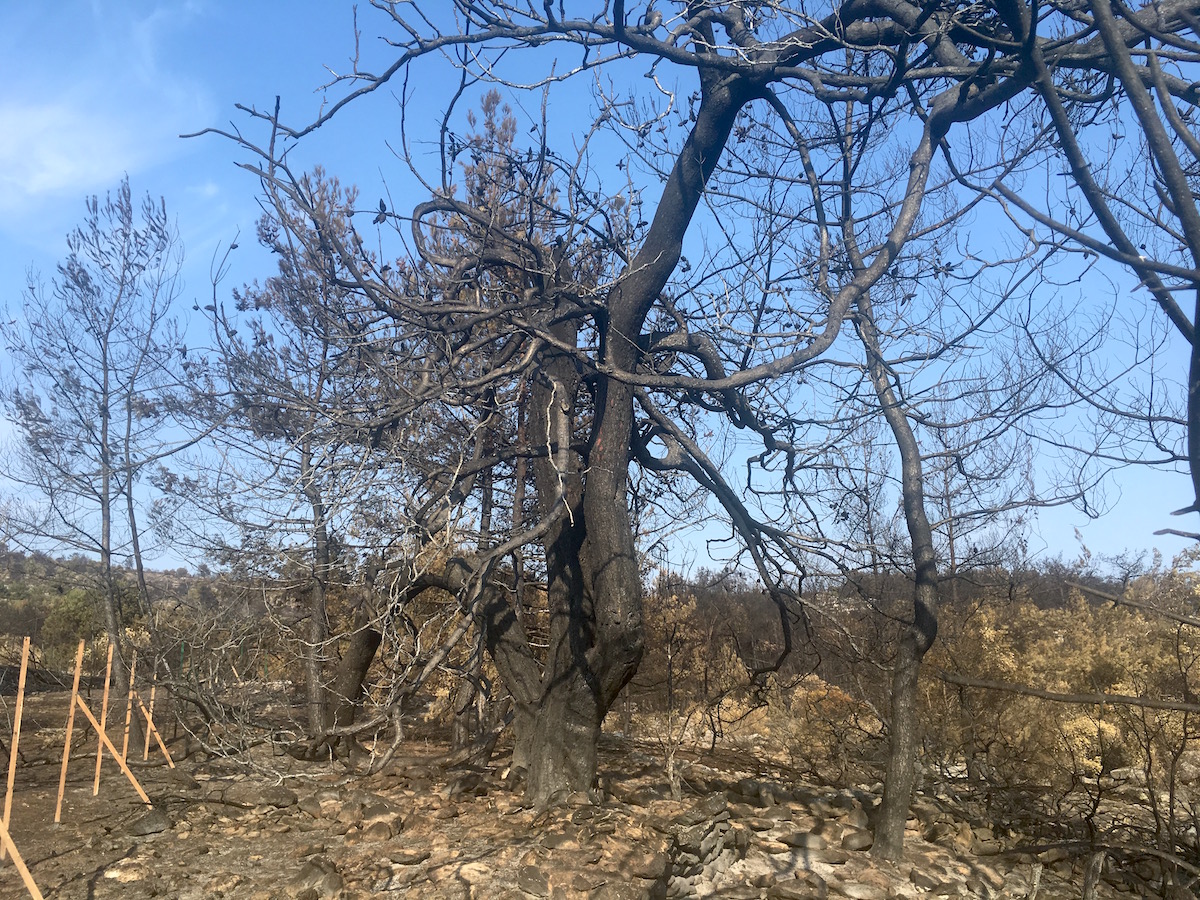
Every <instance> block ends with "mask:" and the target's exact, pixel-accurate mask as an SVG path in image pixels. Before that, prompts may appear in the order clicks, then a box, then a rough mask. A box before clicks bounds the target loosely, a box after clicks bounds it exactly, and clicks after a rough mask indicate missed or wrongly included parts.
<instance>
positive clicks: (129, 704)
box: [121, 649, 137, 759]
mask: <svg viewBox="0 0 1200 900" xmlns="http://www.w3.org/2000/svg"><path fill="white" fill-rule="evenodd" d="M135 674H137V650H136V649H135V650H134V651H133V656H132V658H131V659H130V660H129V699H127V700H126V701H125V740H123V741H122V742H121V759H128V754H129V723H130V722H132V721H133V695H134V691H133V676H134V675H135Z"/></svg>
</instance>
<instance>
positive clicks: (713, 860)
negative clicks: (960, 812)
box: [0, 694, 1116, 900]
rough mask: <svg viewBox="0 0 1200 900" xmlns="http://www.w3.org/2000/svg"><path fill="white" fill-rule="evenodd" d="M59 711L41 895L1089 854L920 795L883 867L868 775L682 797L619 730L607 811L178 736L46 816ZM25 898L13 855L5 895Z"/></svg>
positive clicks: (492, 781) (262, 895) (1049, 886)
mask: <svg viewBox="0 0 1200 900" xmlns="http://www.w3.org/2000/svg"><path fill="white" fill-rule="evenodd" d="M66 709H67V697H66V695H60V694H40V695H36V697H32V698H30V699H29V700H28V701H27V706H26V712H25V726H24V729H23V733H22V738H21V744H20V754H19V766H18V770H17V779H16V791H15V795H14V800H13V813H12V824H11V832H12V835H13V837H14V839H15V841H16V843H17V846H18V848H19V850H20V852H21V854H22V856H23V857H24V859H25V861H26V863H27V864H28V866H29V868H30V870H31V872H32V875H33V878H34V880H35V881H36V883H37V885H38V887H39V888H40V889H41V891H42V892H43V894H44V895H45V896H46V897H47V898H64V900H66V898H122V900H136V898H143V897H170V898H181V900H191V898H196V900H199V898H221V897H228V898H239V900H241V898H246V900H268V898H304V900H318V898H347V900H348V898H370V897H418V898H528V897H535V898H538V897H550V898H558V897H562V898H575V897H579V898H597V900H624V898H629V900H635V898H652V897H671V898H674V897H726V898H773V900H779V898H825V897H830V898H835V900H836V898H841V897H847V898H858V900H875V898H878V900H888V898H900V897H923V896H949V897H997V898H999V897H1003V898H1025V897H1029V896H1032V895H1036V896H1037V897H1038V898H1041V900H1054V898H1058V897H1062V898H1065V897H1078V896H1079V890H1080V888H1079V885H1080V883H1081V882H1082V878H1083V875H1082V867H1083V860H1073V859H1071V858H1068V857H1065V855H1062V854H1055V853H1051V854H1045V853H1043V854H1042V855H1041V857H1040V858H1039V857H1037V856H1033V855H1030V854H1026V853H1018V852H1015V851H1012V850H1011V849H1010V845H1011V843H1012V841H1010V840H1005V839H1002V838H999V837H997V836H996V835H994V834H993V833H992V831H991V830H990V829H988V828H987V827H985V826H984V825H982V824H980V823H970V822H967V821H963V820H961V819H959V818H956V817H955V815H954V814H952V812H951V811H949V810H948V809H947V808H945V807H944V806H943V805H942V804H941V803H939V802H938V801H937V800H936V799H935V798H933V797H930V796H924V795H922V796H919V797H918V798H917V800H916V802H915V804H914V815H913V817H912V818H911V819H910V821H909V828H910V830H909V834H908V850H907V853H906V858H905V860H904V861H903V862H901V863H898V864H893V863H886V862H881V861H879V860H876V859H875V858H874V857H872V856H871V854H870V852H869V848H870V845H871V826H872V817H873V814H874V811H875V809H876V806H877V804H878V802H879V798H880V791H879V786H878V785H871V786H868V785H859V786H854V787H844V788H837V787H828V786H818V785H814V784H808V783H804V782H802V781H797V780H791V779H788V778H786V777H781V776H780V775H779V773H778V770H772V769H771V768H769V767H768V766H767V765H766V764H762V763H759V762H757V761H756V760H755V759H754V758H753V756H752V755H750V754H746V753H739V754H732V753H724V754H717V755H715V756H711V757H709V756H705V757H699V758H697V759H696V760H695V761H694V762H693V763H692V764H691V765H690V766H689V768H688V770H687V777H686V779H685V782H684V791H683V796H682V799H680V800H673V799H671V798H670V795H669V791H668V789H667V784H666V780H665V777H664V775H663V765H662V762H661V760H659V759H658V758H656V757H655V755H654V754H653V752H652V751H653V749H654V748H653V745H650V744H639V743H636V742H632V741H628V740H625V739H624V738H621V737H619V736H615V735H606V737H605V739H604V742H603V746H602V752H601V770H602V780H601V784H600V788H599V790H598V792H597V794H598V797H599V801H598V802H592V800H591V799H590V798H589V797H587V796H585V795H578V796H572V797H570V798H568V799H567V802H566V803H565V804H564V805H562V806H560V807H558V808H553V809H550V810H544V811H539V810H536V809H533V808H530V807H529V806H528V805H527V804H526V803H525V802H524V801H523V799H522V796H521V794H520V793H519V792H518V791H514V790H513V789H512V786H511V785H510V784H509V783H508V782H507V781H506V780H505V775H506V773H507V768H508V760H507V758H506V754H505V751H504V750H503V749H502V750H500V751H498V752H497V753H496V755H495V756H494V757H493V759H492V760H491V762H490V763H489V764H488V765H487V766H476V767H471V766H459V767H457V768H445V767H442V766H439V765H437V764H436V761H437V760H438V759H439V758H440V757H443V756H445V755H446V753H447V749H448V748H447V746H446V745H445V744H444V743H440V742H439V741H437V740H436V739H430V740H424V739H422V740H414V741H411V742H409V744H407V745H405V746H404V747H403V748H402V752H403V753H404V754H406V755H405V756H404V757H403V759H402V760H399V761H397V762H396V763H395V764H393V765H391V766H390V767H389V768H388V769H386V770H385V771H384V772H382V773H380V774H378V775H375V776H372V777H369V778H362V777H357V778H356V777H350V776H349V775H348V773H347V771H346V770H345V769H343V768H341V767H339V766H337V765H336V764H334V765H330V764H313V763H304V762H298V761H296V760H293V759H292V758H290V757H288V756H286V755H276V754H274V753H273V752H272V751H271V749H270V748H269V747H266V746H263V747H259V748H256V751H255V752H254V753H251V754H250V755H249V760H250V763H249V764H248V763H247V760H246V759H245V758H239V759H229V758H219V757H209V756H207V755H206V754H204V753H201V752H193V753H190V754H188V753H186V750H187V748H186V746H185V745H184V742H183V741H177V742H174V743H172V744H171V747H172V752H173V754H174V755H175V756H176V762H177V767H176V768H175V769H174V770H172V769H170V768H168V767H167V766H166V765H165V764H164V763H163V762H162V761H161V757H159V758H158V761H157V762H155V758H154V757H153V756H152V757H151V760H150V763H149V764H140V763H139V764H138V765H137V766H136V768H135V769H134V772H135V774H136V775H137V777H138V779H139V780H140V781H141V783H142V785H143V786H144V788H145V790H146V791H147V793H148V794H149V795H150V797H151V799H152V800H153V803H154V805H153V806H152V807H147V806H146V805H144V804H143V803H142V802H141V801H140V800H139V799H138V797H137V794H136V793H135V791H134V789H133V788H132V786H131V785H130V784H129V782H128V781H127V780H126V778H125V776H124V775H122V774H121V772H120V769H119V768H118V767H117V765H116V763H115V762H114V761H112V760H111V759H106V761H105V762H104V765H103V771H102V780H101V786H100V793H99V795H98V796H93V794H92V782H93V775H94V771H95V741H96V739H95V735H94V734H91V733H86V729H84V734H82V735H81V736H79V738H78V739H77V741H76V742H75V749H74V750H73V754H72V759H71V764H70V767H69V771H68V780H67V791H66V797H65V801H64V804H63V812H62V822H61V824H58V825H56V824H54V823H53V817H54V806H55V798H56V794H57V788H58V778H59V767H60V764H61V760H62V748H63V741H64V734H65V732H64V727H65V720H66ZM81 722H82V716H80V717H78V718H77V726H78V725H79V724H80V723H81ZM110 733H114V732H112V731H110ZM168 736H169V729H168ZM6 749H7V748H6ZM138 750H139V752H138V753H131V755H132V756H135V757H138V758H139V759H140V755H141V754H140V748H138ZM255 754H257V755H255ZM5 761H6V762H7V758H6V757H5ZM748 766H749V767H751V768H746V767H748ZM768 773H773V774H768ZM1060 857H1061V858H1060ZM1115 895H1116V894H1115V891H1113V889H1112V886H1110V885H1106V884H1101V886H1100V889H1099V891H1098V892H1097V896H1098V897H1107V896H1115ZM22 896H27V893H26V892H25V889H24V887H23V886H22V883H21V881H20V879H19V876H18V874H17V872H16V871H15V869H14V867H13V866H12V865H11V863H5V864H4V865H3V867H2V868H0V897H22Z"/></svg>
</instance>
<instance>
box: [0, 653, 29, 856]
mask: <svg viewBox="0 0 1200 900" xmlns="http://www.w3.org/2000/svg"><path fill="white" fill-rule="evenodd" d="M28 667H29V638H28V637H26V638H25V640H24V641H23V642H22V643H21V674H20V675H19V676H18V677H17V711H16V712H15V713H14V714H13V733H12V743H11V744H10V745H9V748H8V787H7V788H6V789H5V791H4V820H3V824H4V827H5V828H7V827H8V822H9V813H10V812H11V811H12V795H13V782H14V781H16V777H17V748H18V747H19V746H20V743H21V711H22V710H23V709H24V707H25V671H26V669H28ZM7 855H8V845H7V844H5V843H3V842H2V841H0V860H3V859H4V858H5V857H6V856H7Z"/></svg>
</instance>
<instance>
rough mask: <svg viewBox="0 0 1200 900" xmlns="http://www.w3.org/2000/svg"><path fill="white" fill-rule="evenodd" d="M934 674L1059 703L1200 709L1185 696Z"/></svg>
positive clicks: (974, 685) (1197, 711)
mask: <svg viewBox="0 0 1200 900" xmlns="http://www.w3.org/2000/svg"><path fill="white" fill-rule="evenodd" d="M934 674H935V675H937V677H938V678H940V679H941V680H942V681H946V682H949V683H950V684H960V685H962V686H963V687H970V688H981V689H983V690H985V691H1004V692H1005V693H1008V694H1020V695H1022V696H1025V697H1037V698H1039V699H1041V700H1053V701H1054V702H1055V703H1078V704H1082V705H1085V706H1104V705H1113V706H1136V707H1140V708H1142V709H1162V710H1166V711H1168V712H1190V713H1200V703H1187V702H1185V701H1183V700H1156V699H1154V698H1153V697H1134V696H1131V695H1129V694H1062V693H1059V692H1058V691H1047V690H1043V689H1042V688H1035V687H1026V686H1025V685H1021V684H1011V683H1009V682H1006V681H988V680H986V679H983V678H969V677H968V676H966V675H956V674H954V673H953V672H946V671H944V670H942V669H937V670H935V671H934Z"/></svg>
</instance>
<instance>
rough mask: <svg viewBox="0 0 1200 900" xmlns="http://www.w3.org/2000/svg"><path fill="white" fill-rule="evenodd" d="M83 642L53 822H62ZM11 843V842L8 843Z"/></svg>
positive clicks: (81, 642)
mask: <svg viewBox="0 0 1200 900" xmlns="http://www.w3.org/2000/svg"><path fill="white" fill-rule="evenodd" d="M83 647H84V642H83V641H80V642H79V652H78V653H76V654H75V680H74V682H72V684H71V712H70V713H69V714H68V716H67V740H66V743H65V744H63V761H62V771H61V772H60V773H59V775H58V803H57V804H56V805H55V807H54V821H55V822H56V823H57V822H61V821H62V802H63V794H64V793H65V792H66V790H67V762H68V761H69V760H70V758H71V735H72V733H73V732H74V731H75V707H76V706H78V705H79V675H80V673H82V672H83ZM9 843H11V840H10V842H9Z"/></svg>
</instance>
